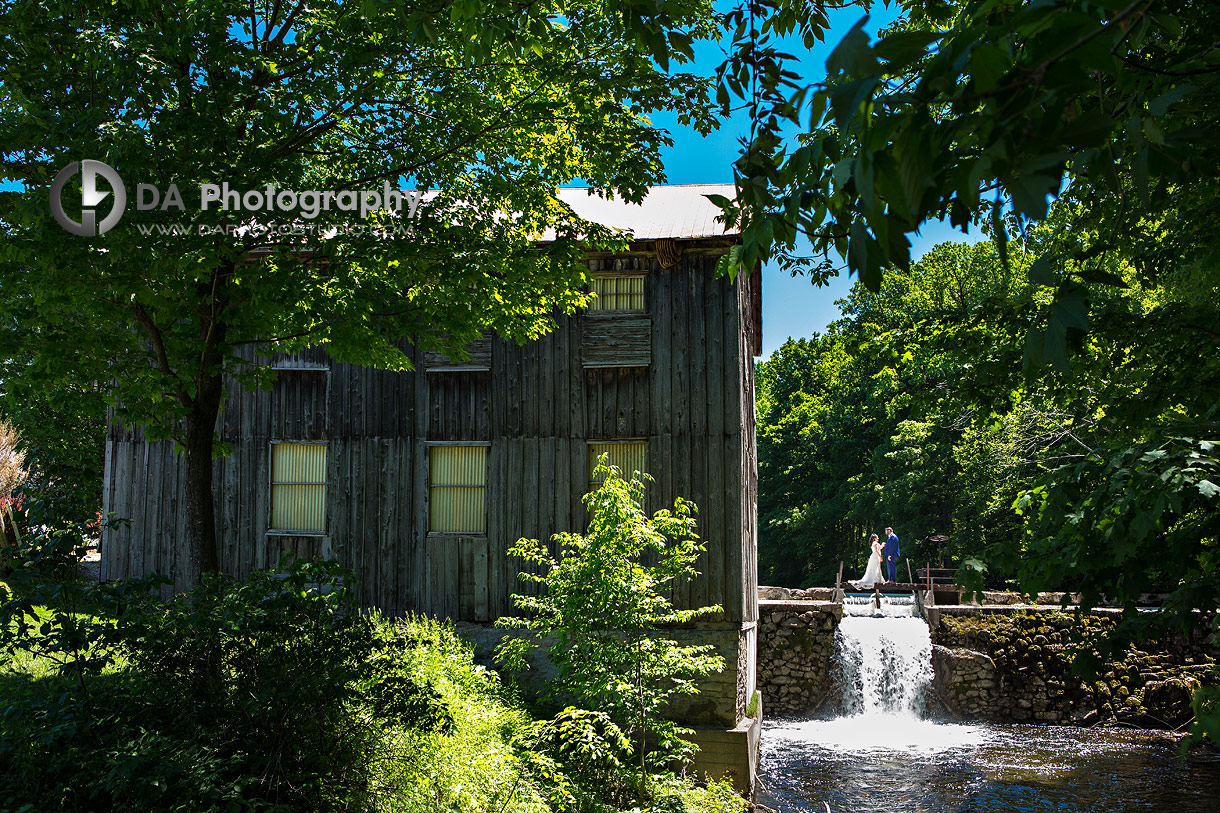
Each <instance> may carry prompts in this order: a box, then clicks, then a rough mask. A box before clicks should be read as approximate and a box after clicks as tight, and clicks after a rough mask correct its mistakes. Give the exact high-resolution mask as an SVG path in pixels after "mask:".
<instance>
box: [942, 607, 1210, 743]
mask: <svg viewBox="0 0 1220 813" xmlns="http://www.w3.org/2000/svg"><path fill="white" fill-rule="evenodd" d="M1114 623H1115V621H1114V619H1113V617H1109V616H1106V615H1091V616H1088V617H1086V618H1084V619H1082V620H1081V621H1077V620H1075V619H1074V618H1073V617H1072V616H1071V615H1068V614H1065V613H1062V612H1057V611H1028V612H1017V613H1003V614H999V613H997V614H985V615H984V614H979V615H965V616H950V615H943V616H941V617H940V619H939V623H937V624H936V625H934V627H933V629H932V643H933V648H932V665H933V669H934V671H935V679H934V681H933V685H932V691H933V694H934V695H935V698H936V699H937V700H939V701H940V702H941V703H942V704H943V705H944V707H945V708H947V709H948V711H949V712H950V713H952V714H953V715H955V716H959V717H964V718H972V719H985V720H995V721H1018V722H1020V721H1031V722H1042V723H1059V724H1075V725H1091V724H1093V723H1097V722H1125V723H1132V724H1136V725H1141V726H1149V727H1167V728H1176V727H1178V726H1181V725H1183V724H1184V723H1185V722H1187V721H1189V720H1190V718H1191V706H1190V701H1191V695H1192V693H1193V692H1194V689H1195V688H1196V687H1197V686H1199V685H1200V684H1204V685H1206V684H1214V683H1216V682H1217V677H1218V672H1217V667H1216V660H1217V656H1218V655H1220V651H1218V650H1217V649H1216V647H1215V644H1214V642H1212V641H1209V640H1208V637H1207V636H1206V634H1204V633H1203V632H1202V629H1201V631H1200V632H1199V633H1197V634H1195V635H1191V636H1182V635H1177V636H1174V637H1172V638H1166V639H1165V640H1164V642H1150V643H1142V644H1140V645H1139V646H1138V647H1129V648H1127V649H1125V650H1124V651H1122V652H1120V653H1118V654H1114V655H1109V656H1106V655H1105V654H1104V650H1103V649H1102V648H1101V646H1100V643H1101V639H1102V637H1103V636H1104V634H1105V633H1106V632H1107V631H1108V630H1110V629H1111V628H1112V627H1113V626H1114ZM1078 651H1083V652H1084V653H1085V654H1086V657H1089V658H1093V659H1096V661H1097V662H1098V663H1099V664H1100V666H1099V671H1098V674H1097V676H1096V677H1095V678H1092V679H1086V678H1083V677H1081V676H1080V675H1078V674H1075V673H1074V672H1073V671H1072V659H1073V656H1074V655H1075V653H1077V652H1078Z"/></svg>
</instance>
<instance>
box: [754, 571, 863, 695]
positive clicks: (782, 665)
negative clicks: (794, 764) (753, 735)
mask: <svg viewBox="0 0 1220 813" xmlns="http://www.w3.org/2000/svg"><path fill="white" fill-rule="evenodd" d="M770 589H781V588H763V590H770ZM760 595H762V591H761V590H760ZM842 617H843V607H842V605H840V604H835V603H832V602H829V601H805V600H776V599H762V600H760V601H759V602H758V690H759V691H760V692H761V693H762V703H763V708H764V709H766V711H767V714H769V715H783V714H799V713H803V712H810V711H813V710H814V709H815V708H816V707H817V706H818V704H819V703H821V701H822V700H823V699H824V698H825V697H826V695H827V692H828V691H829V690H830V663H831V658H833V656H834V638H835V629H837V628H838V626H839V620H840V619H841V618H842Z"/></svg>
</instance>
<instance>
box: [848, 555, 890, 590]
mask: <svg viewBox="0 0 1220 813" xmlns="http://www.w3.org/2000/svg"><path fill="white" fill-rule="evenodd" d="M884 582H885V576H882V575H881V555H880V554H879V553H877V551H873V555H872V556H870V557H868V567H866V568H865V569H864V575H863V576H862V577H860V581H857V582H849V584H851V585H852V586H853V587H856V588H862V587H873V586H874V585H876V584H879V583H884Z"/></svg>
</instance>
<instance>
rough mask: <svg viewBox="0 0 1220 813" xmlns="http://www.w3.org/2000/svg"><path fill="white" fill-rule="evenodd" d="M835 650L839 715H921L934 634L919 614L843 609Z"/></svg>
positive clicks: (927, 683) (929, 677) (930, 671)
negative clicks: (859, 612) (863, 612)
mask: <svg viewBox="0 0 1220 813" xmlns="http://www.w3.org/2000/svg"><path fill="white" fill-rule="evenodd" d="M835 654H836V657H837V663H836V670H835V671H836V672H837V674H836V678H837V681H838V684H839V689H840V692H841V693H842V695H841V696H842V701H841V705H840V713H841V714H842V715H844V716H848V717H884V716H899V717H905V718H912V719H919V718H921V717H923V711H924V694H925V693H926V692H927V689H928V685H929V684H930V683H931V682H932V638H931V636H930V635H929V634H928V625H927V624H926V623H925V622H924V620H923V619H922V618H920V617H918V616H914V615H911V614H910V613H909V612H907V613H905V614H903V615H882V616H881V617H879V618H873V617H868V616H857V615H851V614H847V613H844V615H843V620H842V622H841V623H840V624H839V629H838V631H837V632H836V633H835Z"/></svg>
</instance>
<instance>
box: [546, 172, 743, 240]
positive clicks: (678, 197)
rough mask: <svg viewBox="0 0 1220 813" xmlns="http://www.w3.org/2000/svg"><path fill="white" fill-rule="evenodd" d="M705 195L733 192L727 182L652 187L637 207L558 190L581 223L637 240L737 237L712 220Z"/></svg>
mask: <svg viewBox="0 0 1220 813" xmlns="http://www.w3.org/2000/svg"><path fill="white" fill-rule="evenodd" d="M705 195H723V196H724V197H726V198H729V199H730V200H732V199H733V197H734V196H735V195H736V190H735V189H734V188H733V184H731V183H729V184H684V185H679V184H675V185H668V186H654V187H652V188H651V189H650V190H649V191H648V194H647V196H645V198H644V200H643V202H642V203H638V204H637V203H627V202H626V201H623V200H606V199H604V198H600V197H597V195H591V194H589V190H588V189H587V188H584V187H564V188H562V189H560V190H559V199H560V200H562V201H563V202H564V203H566V204H568V205H569V206H571V207H572V209H573V210H574V211H575V212H576V214H578V215H580V216H581V217H582V218H584V219H585V220H590V221H592V222H594V223H600V224H601V225H603V226H609V227H611V228H615V229H623V230H625V231H629V232H631V234H632V235H633V236H634V237H635V239H637V240H659V239H664V238H671V239H672V238H677V239H680V238H693V237H723V236H724V235H730V234H737V233H738V231H739V230H738V228H737V227H734V228H733V230H732V231H725V226H724V224H723V223H719V222H717V221H716V217H717V215H719V214H720V209H718V208H717V207H716V206H715V205H713V204H712V202H711V201H709V200H708V199H707V198H706V197H705ZM550 237H551V236H550V235H547V237H546V238H544V239H550Z"/></svg>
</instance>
